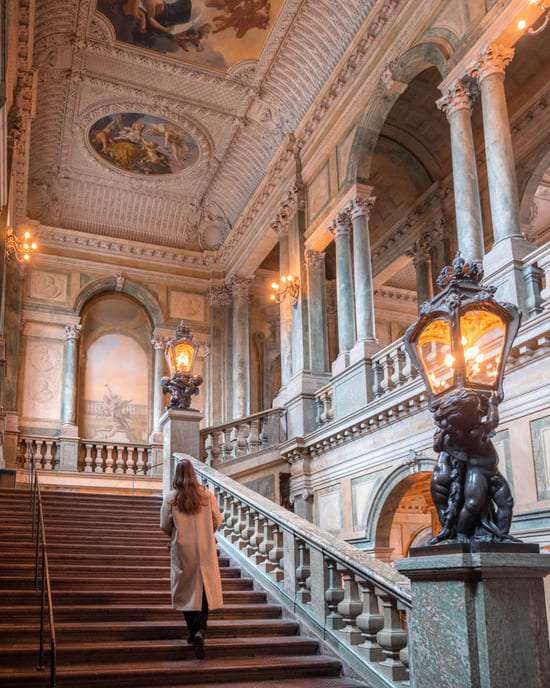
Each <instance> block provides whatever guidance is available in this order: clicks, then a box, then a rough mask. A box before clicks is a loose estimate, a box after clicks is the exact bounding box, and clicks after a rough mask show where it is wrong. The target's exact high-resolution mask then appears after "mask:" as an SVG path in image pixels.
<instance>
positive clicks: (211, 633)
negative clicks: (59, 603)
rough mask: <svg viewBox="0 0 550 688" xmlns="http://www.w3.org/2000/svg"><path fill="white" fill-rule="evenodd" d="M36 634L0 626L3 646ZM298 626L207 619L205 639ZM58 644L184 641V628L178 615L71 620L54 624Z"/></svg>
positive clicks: (32, 625) (279, 632)
mask: <svg viewBox="0 0 550 688" xmlns="http://www.w3.org/2000/svg"><path fill="white" fill-rule="evenodd" d="M39 631H40V626H39V625H38V623H37V622H30V621H28V620H27V621H26V622H22V623H21V624H18V625H17V626H14V624H12V623H11V622H8V621H5V622H4V623H0V642H1V644H2V645H4V644H6V645H9V644H10V643H12V644H19V645H21V644H24V643H25V642H26V643H31V644H33V645H34V644H35V643H36V640H37V638H38V635H39ZM298 631H299V625H298V623H297V622H296V621H294V620H290V619H229V620H226V619H214V618H209V620H208V638H209V639H211V640H213V639H215V638H233V639H238V642H241V641H242V639H243V638H250V637H253V638H254V637H266V636H270V637H276V636H289V635H296V634H297V633H298ZM55 632H56V637H57V640H58V642H60V643H62V642H65V643H71V642H82V643H91V642H94V641H97V640H101V641H103V642H107V641H113V642H118V641H125V640H128V641H133V640H161V639H165V640H170V639H179V640H185V639H186V638H187V627H186V626H185V623H183V620H182V615H181V614H177V615H176V616H175V617H174V618H172V619H163V620H162V621H158V620H157V621H92V622H88V623H86V624H83V623H80V622H72V621H59V620H56V621H55Z"/></svg>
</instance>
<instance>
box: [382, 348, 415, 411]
mask: <svg viewBox="0 0 550 688" xmlns="http://www.w3.org/2000/svg"><path fill="white" fill-rule="evenodd" d="M372 374H373V380H374V381H373V385H372V391H373V393H374V396H375V397H376V398H379V397H381V396H382V395H383V394H386V393H387V392H391V391H393V390H394V389H398V388H399V387H403V386H404V385H406V384H408V383H409V382H412V381H413V380H415V379H416V378H417V377H418V371H417V370H416V368H415V367H414V365H413V364H412V363H411V360H410V358H409V357H408V355H407V352H406V351H405V344H404V343H403V340H402V339H398V340H397V341H396V342H392V343H391V344H389V345H388V346H386V347H384V348H383V349H382V350H381V351H378V352H377V353H376V354H375V355H374V356H373V357H372Z"/></svg>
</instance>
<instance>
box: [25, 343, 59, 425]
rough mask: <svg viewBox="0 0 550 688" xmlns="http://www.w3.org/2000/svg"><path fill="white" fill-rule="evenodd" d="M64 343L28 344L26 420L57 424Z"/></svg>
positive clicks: (26, 354)
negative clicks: (35, 419) (54, 422)
mask: <svg viewBox="0 0 550 688" xmlns="http://www.w3.org/2000/svg"><path fill="white" fill-rule="evenodd" d="M63 348H64V347H63V343H61V342H59V343H58V342H51V341H40V340H31V339H29V340H27V346H26V351H25V363H24V366H25V367H24V370H25V374H24V379H23V395H22V396H23V409H22V415H23V418H26V419H32V418H38V419H42V420H52V421H57V420H59V419H60V414H61V392H62V376H61V366H62V363H63Z"/></svg>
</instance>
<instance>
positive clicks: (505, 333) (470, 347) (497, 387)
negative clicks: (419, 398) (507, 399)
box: [404, 252, 521, 409]
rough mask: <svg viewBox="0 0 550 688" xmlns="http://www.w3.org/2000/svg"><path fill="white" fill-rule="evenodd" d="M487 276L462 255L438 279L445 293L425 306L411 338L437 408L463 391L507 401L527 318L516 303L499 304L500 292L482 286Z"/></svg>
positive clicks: (410, 344)
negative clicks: (512, 359) (507, 373)
mask: <svg viewBox="0 0 550 688" xmlns="http://www.w3.org/2000/svg"><path fill="white" fill-rule="evenodd" d="M482 277H483V269H482V268H481V267H480V266H478V265H477V264H475V263H473V264H467V263H465V261H464V259H463V258H462V256H461V255H460V252H458V253H457V255H456V257H455V259H454V261H453V264H452V266H448V267H446V268H444V270H443V271H442V273H441V275H440V276H439V278H438V280H437V283H438V285H439V286H440V287H441V288H442V291H441V293H439V294H438V295H436V296H434V298H433V299H431V301H427V302H426V303H424V304H422V306H421V308H420V317H419V319H418V320H417V321H416V323H415V324H414V325H412V326H411V327H410V328H409V329H408V330H407V332H406V333H405V336H404V342H405V346H406V349H407V352H408V354H409V356H410V358H411V360H412V362H413V363H414V365H415V366H416V368H417V369H418V371H419V373H420V375H421V376H422V378H423V380H424V383H425V385H426V389H427V391H428V395H429V398H430V407H431V408H432V409H433V408H434V406H437V401H438V400H439V399H440V398H441V397H443V396H444V395H445V394H447V393H449V392H451V391H454V390H456V389H460V388H463V389H469V390H472V391H475V392H478V393H481V394H484V393H485V394H487V396H489V395H490V394H491V393H492V392H496V394H497V395H498V397H499V398H502V382H503V376H504V366H505V364H506V359H507V358H508V354H509V353H510V349H511V347H512V342H513V340H514V337H515V336H516V334H517V331H518V329H519V325H520V320H521V313H520V311H519V309H518V308H517V306H515V305H514V304H511V303H504V302H500V301H496V300H495V299H494V293H495V291H496V288H495V287H492V286H482V285H481V284H480V281H481V279H482Z"/></svg>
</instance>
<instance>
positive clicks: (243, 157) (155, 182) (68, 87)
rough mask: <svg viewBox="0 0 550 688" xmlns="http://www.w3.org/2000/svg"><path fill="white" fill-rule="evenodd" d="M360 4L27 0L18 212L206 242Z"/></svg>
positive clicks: (221, 232)
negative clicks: (25, 162)
mask: <svg viewBox="0 0 550 688" xmlns="http://www.w3.org/2000/svg"><path fill="white" fill-rule="evenodd" d="M166 4H167V5H171V4H173V3H170V2H167V3H166ZM376 4H377V3H375V2H374V1H373V0H368V1H367V0H286V1H285V0H270V2H264V0H223V1H222V0H191V1H190V2H187V0H179V1H178V8H179V10H182V12H183V14H180V15H179V16H176V17H175V18H172V19H170V18H169V19H164V28H163V25H162V24H161V25H160V28H158V27H155V26H153V24H151V23H150V22H149V20H147V21H145V20H144V19H143V14H142V12H143V10H144V9H148V10H149V14H150V15H152V14H154V13H155V12H156V10H155V5H158V6H159V7H160V5H159V3H158V2H146V1H145V0H141V2H131V1H130V0H127V1H122V2H120V1H118V2H117V1H115V0H80V2H78V1H75V0H36V10H35V40H34V64H35V65H37V66H38V71H37V84H36V89H37V90H36V93H37V96H36V115H35V118H34V120H33V124H32V136H31V145H30V154H29V170H28V180H29V185H28V195H27V199H26V214H27V215H28V217H30V218H31V219H34V220H39V221H40V222H41V223H42V224H46V225H51V226H56V227H60V228H66V229H71V230H77V231H79V232H84V233H86V232H88V233H94V234H99V235H105V236H110V237H113V238H115V239H117V240H131V241H144V242H150V243H155V244H158V245H163V246H167V247H177V248H182V249H189V250H215V249H216V248H218V247H219V246H220V244H221V242H222V241H223V239H224V238H225V237H226V236H227V234H228V233H229V231H230V229H231V227H232V225H233V224H234V223H235V221H236V220H237V218H238V217H239V214H240V213H241V212H242V210H243V208H244V207H245V205H246V203H247V201H248V200H249V199H250V197H251V196H252V194H253V193H254V191H255V189H256V188H257V187H258V185H259V184H260V182H261V180H262V177H263V175H264V172H265V170H266V167H267V165H268V164H269V162H270V160H271V159H272V157H273V155H274V153H275V151H276V150H277V149H278V147H279V146H280V144H281V142H282V141H283V139H284V137H285V135H286V134H287V133H289V132H292V131H294V130H295V128H296V126H297V125H298V124H299V122H300V120H301V119H302V117H303V116H304V114H305V112H306V111H307V109H308V108H309V106H310V105H311V104H312V102H313V101H314V99H315V97H316V95H317V94H318V93H319V91H320V89H321V87H322V86H323V84H324V83H325V81H326V80H327V78H328V76H329V75H330V73H331V72H332V71H333V69H334V67H335V65H336V64H337V63H338V60H339V59H340V58H341V57H342V55H343V53H344V51H345V50H346V47H347V46H348V45H349V43H350V41H351V40H352V38H353V37H354V35H355V34H356V33H357V31H358V29H359V27H360V26H361V24H362V22H363V21H364V20H365V18H366V16H367V15H368V13H369V11H371V10H372V8H373V6H374V5H376ZM378 4H379V3H378ZM185 5H187V6H188V8H187V10H188V11H187V14H188V15H189V12H190V15H189V17H188V18H189V21H187V22H185V21H183V20H185V19H186V18H187V17H186V15H185V11H186V8H185ZM98 8H100V9H102V10H103V12H100V11H98ZM161 20H162V18H161V19H159V21H161ZM157 24H158V22H157ZM205 26H206V27H209V28H206V29H205ZM178 41H179V42H178ZM166 46H168V47H166ZM241 58H242V59H241ZM306 65H307V68H306ZM20 193H21V194H23V193H24V192H23V191H21V192H20ZM23 205H25V204H23V203H22V202H21V199H19V205H18V207H19V208H21V207H22V206H23Z"/></svg>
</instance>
